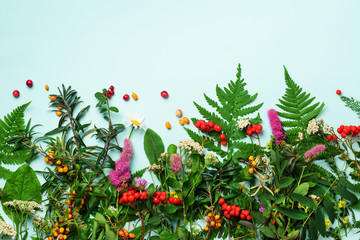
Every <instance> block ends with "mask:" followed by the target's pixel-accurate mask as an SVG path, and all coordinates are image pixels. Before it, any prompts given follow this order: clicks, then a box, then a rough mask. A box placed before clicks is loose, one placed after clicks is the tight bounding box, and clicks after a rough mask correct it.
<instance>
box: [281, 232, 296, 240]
mask: <svg viewBox="0 0 360 240" xmlns="http://www.w3.org/2000/svg"><path fill="white" fill-rule="evenodd" d="M299 233H300V231H299V230H294V231H292V232H290V233H289V234H288V235H287V237H285V238H284V240H295V239H297V237H298V236H299Z"/></svg>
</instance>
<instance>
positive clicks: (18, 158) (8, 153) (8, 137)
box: [0, 102, 30, 178]
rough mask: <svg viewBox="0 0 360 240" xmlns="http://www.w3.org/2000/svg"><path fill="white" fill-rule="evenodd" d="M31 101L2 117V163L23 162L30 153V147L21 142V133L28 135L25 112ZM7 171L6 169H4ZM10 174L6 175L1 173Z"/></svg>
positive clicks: (0, 160)
mask: <svg viewBox="0 0 360 240" xmlns="http://www.w3.org/2000/svg"><path fill="white" fill-rule="evenodd" d="M29 104H30V102H28V103H26V104H23V105H21V106H19V107H17V108H15V109H14V110H13V111H12V112H11V113H9V114H7V115H6V116H4V120H1V119H0V164H1V163H5V164H22V163H24V162H25V161H26V160H27V159H28V157H29V154H30V149H28V148H26V147H24V146H23V145H22V144H21V143H19V138H20V134H21V135H24V136H25V135H27V131H28V130H29V129H28V128H27V126H26V125H25V120H24V112H25V110H26V108H27V107H28V106H29ZM3 171H4V172H6V171H5V170H3ZM1 176H4V178H5V177H6V176H9V175H8V174H6V175H1Z"/></svg>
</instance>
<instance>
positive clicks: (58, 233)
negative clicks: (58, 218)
mask: <svg viewBox="0 0 360 240" xmlns="http://www.w3.org/2000/svg"><path fill="white" fill-rule="evenodd" d="M54 227H55V228H54V230H53V231H52V232H51V234H52V236H49V237H48V239H49V240H57V239H59V240H65V239H67V238H68V236H67V235H68V234H69V233H70V228H69V227H68V226H67V225H64V224H62V223H61V222H60V223H59V222H57V223H55V226H54Z"/></svg>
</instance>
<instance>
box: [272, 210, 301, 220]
mask: <svg viewBox="0 0 360 240" xmlns="http://www.w3.org/2000/svg"><path fill="white" fill-rule="evenodd" d="M275 209H277V210H278V211H279V212H281V213H282V214H285V215H286V216H288V217H290V218H293V219H296V220H304V219H305V218H307V216H308V214H307V213H305V212H303V211H300V210H296V209H291V208H286V207H276V208H275Z"/></svg>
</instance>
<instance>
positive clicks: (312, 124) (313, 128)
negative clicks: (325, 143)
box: [307, 118, 319, 135]
mask: <svg viewBox="0 0 360 240" xmlns="http://www.w3.org/2000/svg"><path fill="white" fill-rule="evenodd" d="M318 131H319V126H318V123H317V122H316V120H315V118H313V119H311V120H310V121H309V123H308V127H307V133H308V134H309V135H311V134H314V133H317V132H318Z"/></svg>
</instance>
